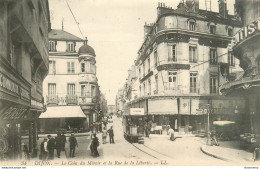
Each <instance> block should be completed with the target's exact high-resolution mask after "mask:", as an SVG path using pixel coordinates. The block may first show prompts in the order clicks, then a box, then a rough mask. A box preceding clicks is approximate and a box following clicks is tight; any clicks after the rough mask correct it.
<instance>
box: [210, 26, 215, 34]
mask: <svg viewBox="0 0 260 169" xmlns="http://www.w3.org/2000/svg"><path fill="white" fill-rule="evenodd" d="M209 32H210V33H212V34H215V33H216V26H215V25H210V26H209Z"/></svg>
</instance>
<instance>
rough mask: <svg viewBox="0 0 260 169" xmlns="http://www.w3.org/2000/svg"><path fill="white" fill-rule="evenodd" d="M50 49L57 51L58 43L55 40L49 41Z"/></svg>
mask: <svg viewBox="0 0 260 169" xmlns="http://www.w3.org/2000/svg"><path fill="white" fill-rule="evenodd" d="M49 51H51V52H55V51H56V45H55V42H54V41H49Z"/></svg>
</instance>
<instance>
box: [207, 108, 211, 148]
mask: <svg viewBox="0 0 260 169" xmlns="http://www.w3.org/2000/svg"><path fill="white" fill-rule="evenodd" d="M207 107H208V109H207V113H208V132H207V145H208V146H211V140H210V124H209V113H210V104H207Z"/></svg>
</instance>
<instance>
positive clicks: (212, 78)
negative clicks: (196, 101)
mask: <svg viewBox="0 0 260 169" xmlns="http://www.w3.org/2000/svg"><path fill="white" fill-rule="evenodd" d="M210 93H217V75H210Z"/></svg>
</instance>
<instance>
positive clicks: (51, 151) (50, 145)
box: [47, 135, 55, 160]
mask: <svg viewBox="0 0 260 169" xmlns="http://www.w3.org/2000/svg"><path fill="white" fill-rule="evenodd" d="M54 149H55V139H54V138H53V137H51V135H48V143H47V150H48V151H49V155H48V160H53V159H54Z"/></svg>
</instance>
